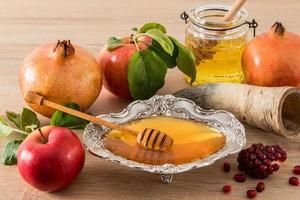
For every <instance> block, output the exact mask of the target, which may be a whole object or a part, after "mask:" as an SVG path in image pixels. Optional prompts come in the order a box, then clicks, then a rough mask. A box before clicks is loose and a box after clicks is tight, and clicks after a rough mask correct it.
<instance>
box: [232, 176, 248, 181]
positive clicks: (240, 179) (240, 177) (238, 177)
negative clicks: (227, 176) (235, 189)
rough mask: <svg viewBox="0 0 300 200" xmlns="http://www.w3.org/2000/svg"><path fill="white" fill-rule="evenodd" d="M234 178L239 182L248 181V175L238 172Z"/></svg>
mask: <svg viewBox="0 0 300 200" xmlns="http://www.w3.org/2000/svg"><path fill="white" fill-rule="evenodd" d="M233 178H234V180H236V181H237V182H245V181H246V176H245V175H244V174H236V175H234V177H233Z"/></svg>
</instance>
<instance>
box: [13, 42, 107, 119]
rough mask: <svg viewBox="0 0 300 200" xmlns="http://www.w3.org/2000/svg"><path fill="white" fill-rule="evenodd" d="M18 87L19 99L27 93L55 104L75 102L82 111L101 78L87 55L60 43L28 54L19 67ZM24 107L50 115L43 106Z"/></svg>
mask: <svg viewBox="0 0 300 200" xmlns="http://www.w3.org/2000/svg"><path fill="white" fill-rule="evenodd" d="M19 84H20V88H21V93H22V95H23V96H24V95H25V94H26V93H27V92H28V91H29V90H31V91H34V92H37V93H39V94H41V95H43V96H45V97H46V98H47V99H49V100H50V101H53V102H56V103H59V104H66V103H70V102H74V103H77V104H78V105H79V106H80V108H81V110H82V111H84V110H86V109H87V108H89V107H90V106H91V105H92V104H93V103H94V101H95V100H96V99H97V97H98V95H99V93H100V91H101V87H102V75H101V69H100V67H99V65H98V63H97V61H96V59H95V58H94V57H93V56H92V55H91V54H90V53H89V52H87V51H86V50H85V49H83V48H81V47H79V46H77V45H72V44H71V42H70V41H65V40H64V41H62V42H61V41H58V42H57V43H50V44H45V45H42V46H40V47H38V48H36V49H35V50H34V51H32V52H31V53H30V54H29V55H28V56H27V57H26V58H25V60H24V61H23V63H22V65H21V67H20V72H19ZM28 105H29V106H30V107H31V108H32V109H33V110H35V111H36V112H38V113H40V114H42V115H44V116H46V117H51V116H52V114H53V112H54V110H53V109H51V108H49V107H46V106H39V105H34V104H28Z"/></svg>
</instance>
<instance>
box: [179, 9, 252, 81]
mask: <svg viewBox="0 0 300 200" xmlns="http://www.w3.org/2000/svg"><path fill="white" fill-rule="evenodd" d="M229 9H230V6H227V5H217V4H212V5H200V6H196V7H194V8H192V9H190V10H189V11H188V13H185V15H183V17H184V19H185V20H186V23H187V25H186V29H185V44H186V46H187V47H189V48H190V49H191V50H192V52H193V53H194V55H195V58H196V80H195V81H194V82H193V85H200V84H203V83H211V82H236V83H239V82H243V80H244V76H243V71H242V67H241V58H242V54H243V51H244V48H245V46H246V43H247V33H248V23H249V22H247V23H246V18H247V11H246V10H245V9H241V10H239V11H238V12H237V13H236V15H235V16H234V17H233V19H231V20H230V21H224V20H223V17H224V15H225V14H226V13H227V12H228V10H229ZM186 80H187V81H190V79H189V78H188V77H186Z"/></svg>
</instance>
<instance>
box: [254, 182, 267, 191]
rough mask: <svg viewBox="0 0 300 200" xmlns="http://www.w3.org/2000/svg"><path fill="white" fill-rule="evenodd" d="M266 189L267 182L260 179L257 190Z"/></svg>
mask: <svg viewBox="0 0 300 200" xmlns="http://www.w3.org/2000/svg"><path fill="white" fill-rule="evenodd" d="M264 189H265V184H264V182H262V181H260V182H258V184H257V186H256V191H257V192H262V191H263V190H264Z"/></svg>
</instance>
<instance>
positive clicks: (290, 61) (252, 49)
mask: <svg viewBox="0 0 300 200" xmlns="http://www.w3.org/2000/svg"><path fill="white" fill-rule="evenodd" d="M242 66H243V71H244V75H245V78H246V81H247V83H249V84H253V85H260V86H298V87H300V36H299V35H297V34H295V33H292V32H287V31H286V30H285V28H284V26H283V25H282V24H281V23H279V22H276V23H275V24H274V25H273V26H272V27H271V29H270V31H269V32H266V33H263V34H261V35H259V36H257V37H255V38H254V39H252V40H251V41H250V42H249V43H248V45H247V47H246V48H245V51H244V54H243V57H242Z"/></svg>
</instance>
